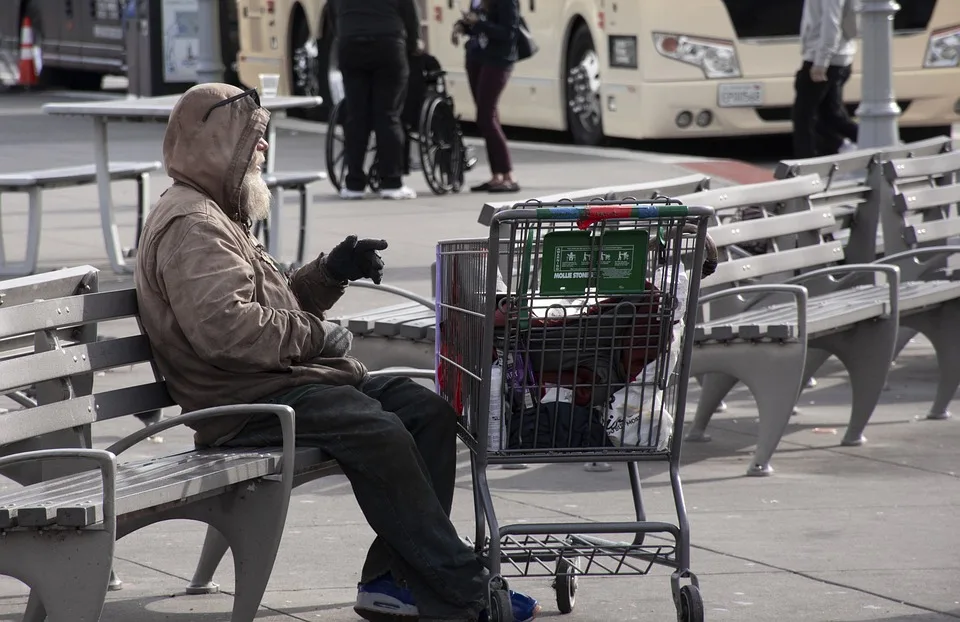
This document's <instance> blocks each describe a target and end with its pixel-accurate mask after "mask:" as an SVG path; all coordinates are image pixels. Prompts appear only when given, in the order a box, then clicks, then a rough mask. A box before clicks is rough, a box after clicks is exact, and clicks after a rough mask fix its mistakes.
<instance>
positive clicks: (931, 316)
mask: <svg viewBox="0 0 960 622" xmlns="http://www.w3.org/2000/svg"><path fill="white" fill-rule="evenodd" d="M900 322H901V324H900V332H901V333H902V332H904V328H905V327H906V328H908V329H910V332H911V333H913V334H915V333H916V332H920V333H922V334H923V335H924V336H925V337H926V338H927V339H929V340H930V343H931V344H933V349H934V351H935V352H936V355H937V368H938V369H939V370H940V382H939V383H938V384H937V393H936V395H935V397H934V399H933V404H932V405H931V406H930V411H929V412H928V413H927V419H935V420H939V419H949V418H950V412H949V410H947V409H948V407H949V406H950V402H951V401H953V396H954V395H955V394H956V392H957V387H958V386H960V340H958V339H957V326H960V300H953V301H950V302H948V303H945V304H942V305H940V306H939V307H937V308H935V309H931V310H929V311H926V312H923V313H918V314H916V315H910V316H907V317H905V318H903V319H902V320H900ZM898 337H899V336H898ZM898 341H899V339H898ZM898 345H899V343H898Z"/></svg>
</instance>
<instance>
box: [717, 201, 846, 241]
mask: <svg viewBox="0 0 960 622" xmlns="http://www.w3.org/2000/svg"><path fill="white" fill-rule="evenodd" d="M835 224H836V220H835V219H834V216H833V211H832V210H831V209H830V208H821V209H815V210H810V211H806V212H797V213H794V214H784V215H782V216H771V217H769V218H757V219H756V220H741V221H738V222H733V223H730V224H726V225H719V226H715V227H710V237H711V238H712V239H713V242H714V243H715V244H716V245H717V246H719V247H723V246H728V245H730V244H741V243H743V242H752V241H755V240H769V239H770V238H775V237H779V236H782V235H790V234H791V233H804V232H806V231H814V230H820V229H825V228H827V227H830V226H833V225H835Z"/></svg>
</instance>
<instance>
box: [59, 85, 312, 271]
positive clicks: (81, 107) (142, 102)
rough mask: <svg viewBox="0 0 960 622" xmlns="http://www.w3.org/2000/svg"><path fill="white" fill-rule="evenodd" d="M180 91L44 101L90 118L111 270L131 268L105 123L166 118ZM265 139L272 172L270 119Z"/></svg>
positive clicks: (271, 103)
mask: <svg viewBox="0 0 960 622" xmlns="http://www.w3.org/2000/svg"><path fill="white" fill-rule="evenodd" d="M180 97H181V96H180V95H164V96H161V97H141V98H136V99H134V98H131V99H118V100H112V101H96V102H65V103H52V104H44V105H43V108H42V110H43V112H44V113H46V114H51V115H58V116H75V117H88V118H90V119H92V120H93V146H94V158H95V164H96V167H97V192H98V194H99V196H100V221H101V225H102V227H103V238H104V243H105V245H106V249H107V258H108V259H109V260H110V265H111V267H112V268H113V270H114V272H117V273H118V274H122V273H130V272H132V271H133V268H132V267H131V266H129V265H128V264H127V262H126V261H125V260H124V257H123V250H122V247H121V245H120V236H119V233H118V230H117V224H116V221H115V220H114V214H113V195H112V193H111V190H110V174H109V169H108V162H110V157H109V147H108V141H107V123H109V122H110V121H164V122H165V121H167V119H169V118H170V113H171V112H172V111H173V107H174V105H176V103H177V102H178V101H179V100H180ZM322 102H323V100H322V99H321V98H320V97H262V98H261V99H260V105H261V106H263V107H264V108H266V109H267V110H269V111H270V112H271V113H274V112H283V111H286V110H289V109H290V108H312V107H314V106H319V105H320V104H321V103H322ZM267 142H269V143H270V149H268V150H267V156H266V163H265V164H266V171H265V172H266V173H268V174H269V173H273V172H274V165H275V163H276V153H277V130H276V127H275V124H274V123H272V122H271V123H270V124H269V125H268V126H267ZM280 206H281V197H280V191H279V189H278V190H275V191H274V193H273V201H272V205H271V208H270V221H271V224H272V226H271V227H270V246H269V248H268V249H267V250H268V252H269V253H270V254H271V255H273V256H274V257H277V258H279V257H280V253H279V251H280Z"/></svg>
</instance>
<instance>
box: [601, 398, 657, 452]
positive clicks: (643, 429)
mask: <svg viewBox="0 0 960 622" xmlns="http://www.w3.org/2000/svg"><path fill="white" fill-rule="evenodd" d="M661 399H662V393H661V392H660V391H655V390H654V388H653V387H652V386H649V385H648V386H646V387H643V386H641V385H639V384H633V385H629V386H627V387H624V388H623V389H620V390H619V391H617V392H616V393H614V394H613V403H611V405H610V408H609V409H608V410H607V419H606V429H607V436H609V437H610V440H611V441H612V442H613V444H614V445H617V446H620V444H621V442H622V443H623V445H624V446H626V447H649V448H653V447H656V449H657V451H663V450H665V449H666V448H667V446H668V445H669V444H670V439H671V438H672V437H673V416H672V415H671V414H670V413H669V412H668V411H667V409H666V408H663V409H662V410H661V407H660V401H661ZM621 435H622V436H621ZM651 437H652V440H651Z"/></svg>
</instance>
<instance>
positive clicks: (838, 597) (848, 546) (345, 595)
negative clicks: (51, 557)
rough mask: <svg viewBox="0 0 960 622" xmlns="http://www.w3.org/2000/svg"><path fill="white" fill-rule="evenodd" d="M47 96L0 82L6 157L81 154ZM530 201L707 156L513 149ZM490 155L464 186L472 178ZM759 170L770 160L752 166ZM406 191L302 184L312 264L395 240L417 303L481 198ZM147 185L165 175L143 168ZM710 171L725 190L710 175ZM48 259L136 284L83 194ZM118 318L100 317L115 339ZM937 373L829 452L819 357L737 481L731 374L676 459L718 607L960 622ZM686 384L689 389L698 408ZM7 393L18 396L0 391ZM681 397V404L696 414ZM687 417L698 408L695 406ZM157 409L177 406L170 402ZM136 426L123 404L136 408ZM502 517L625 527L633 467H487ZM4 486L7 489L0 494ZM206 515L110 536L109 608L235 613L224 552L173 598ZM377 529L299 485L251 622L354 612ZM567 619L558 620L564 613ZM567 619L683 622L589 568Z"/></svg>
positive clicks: (176, 446)
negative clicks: (414, 195)
mask: <svg viewBox="0 0 960 622" xmlns="http://www.w3.org/2000/svg"><path fill="white" fill-rule="evenodd" d="M54 99H55V98H53V97H51V96H42V95H36V94H29V95H16V96H14V95H10V94H7V95H0V144H2V149H0V171H3V172H13V171H18V170H26V169H30V168H44V167H50V166H69V165H76V164H84V163H91V162H92V161H93V148H92V144H91V134H92V128H91V127H90V122H89V121H86V120H82V119H63V118H51V117H47V116H45V115H42V114H41V113H40V112H39V104H40V103H41V102H43V101H54ZM284 127H286V128H294V129H283V130H281V133H280V137H279V141H278V142H279V144H278V145H276V147H277V148H278V164H277V168H278V170H308V169H318V168H323V136H322V135H321V134H317V133H315V132H312V131H304V130H305V128H304V127H303V126H302V125H301V124H298V123H295V122H294V123H287V124H284ZM162 133H163V125H161V124H116V125H111V126H110V137H111V157H112V158H113V159H136V160H142V159H147V160H150V159H157V160H159V159H161V154H160V140H161V137H162ZM513 154H514V157H515V162H516V164H515V168H516V170H517V173H518V175H517V176H518V179H519V180H520V183H521V184H522V185H523V187H524V191H523V193H522V194H521V195H519V196H521V197H523V198H526V197H529V196H538V195H546V194H554V193H557V192H562V191H563V190H566V189H575V188H584V187H592V186H603V185H614V184H625V183H636V182H642V181H653V180H656V179H663V178H668V177H673V176H678V175H683V174H688V173H690V172H691V170H705V169H708V168H710V167H713V169H714V170H717V171H721V172H722V171H725V170H736V169H735V168H731V167H726V168H724V167H723V166H720V165H719V164H717V163H711V162H703V161H702V160H701V159H699V158H694V157H690V158H685V157H683V156H670V157H660V156H657V155H656V154H649V153H638V152H634V153H624V152H620V151H614V150H611V151H604V150H599V149H590V150H577V149H575V148H572V147H559V146H539V145H523V144H515V145H514V146H513ZM484 167H485V164H484V163H483V162H482V161H481V163H480V165H479V166H478V171H477V172H475V173H473V175H474V178H473V179H476V180H479V179H482V177H483V175H484V174H485V172H486V171H485V168H484ZM752 174H754V175H758V176H762V175H763V171H753V173H752ZM411 181H412V185H413V186H414V187H415V188H416V189H417V190H418V191H419V192H421V193H422V198H421V199H419V200H417V201H411V202H387V201H380V200H374V199H371V200H368V201H364V202H343V201H339V200H337V199H336V198H335V196H334V192H333V189H332V187H331V186H329V185H328V184H326V183H320V184H317V185H315V186H314V187H313V189H312V190H311V194H312V195H313V197H314V203H313V206H312V208H311V211H310V216H309V230H310V237H309V239H308V253H307V254H308V256H314V255H315V254H316V253H318V252H320V251H326V250H329V248H331V247H332V246H333V245H334V244H335V243H337V242H339V241H340V240H341V239H343V237H344V236H346V235H348V234H351V233H357V234H360V235H364V236H373V237H384V238H386V239H387V240H388V241H389V242H390V248H389V249H388V250H387V251H385V252H384V253H383V254H384V258H385V260H386V262H387V269H386V272H385V277H384V283H389V284H392V285H397V286H399V287H403V288H406V289H409V290H412V291H415V292H417V293H420V294H425V295H429V293H430V278H429V272H428V269H429V266H430V263H431V262H432V261H433V260H434V255H435V247H434V243H435V241H436V240H438V239H442V238H459V237H479V236H482V235H484V229H483V228H482V227H481V226H480V225H478V224H477V214H478V211H479V208H480V205H481V203H482V201H483V200H484V199H485V198H487V197H486V195H471V194H470V193H467V192H465V193H462V194H459V195H452V196H441V197H437V196H434V195H432V194H430V193H429V190H427V188H426V185H425V183H424V182H423V179H422V176H420V174H419V173H414V174H413V175H412V176H411ZM152 182H153V183H152V190H151V192H152V196H153V198H154V199H156V198H157V197H158V196H159V194H160V193H161V192H162V191H163V190H164V188H165V187H166V186H167V184H168V183H169V180H168V179H167V177H166V176H165V175H163V174H159V175H156V176H154V177H153V180H152ZM720 183H723V182H720ZM135 197H136V193H135V188H134V187H133V184H132V183H131V184H116V185H115V186H114V198H115V201H116V204H117V206H118V221H119V223H118V224H119V229H120V235H121V238H122V239H123V240H124V241H125V244H127V245H129V244H130V243H131V242H132V238H133V225H134V222H135V216H134V205H135ZM44 201H45V203H44V212H43V236H42V240H41V247H40V263H41V267H42V268H44V269H49V268H56V267H60V266H68V265H78V264H83V263H89V264H92V265H95V266H98V267H100V268H101V269H103V273H102V275H101V276H102V279H101V282H102V287H104V288H114V287H128V286H130V285H131V283H132V280H131V278H130V277H129V276H117V275H114V274H113V273H112V272H110V269H109V267H108V264H107V261H106V254H105V251H104V245H103V237H102V233H101V230H100V224H99V217H98V211H97V203H96V191H95V188H94V187H84V188H80V189H67V190H54V191H49V192H47V193H45V195H44ZM2 208H3V229H2V231H3V235H4V236H5V237H4V241H5V245H6V250H7V253H8V256H10V255H13V254H15V253H18V252H20V251H21V250H22V248H23V239H22V238H23V234H24V232H25V231H26V219H25V213H26V201H25V198H23V197H19V196H16V195H4V196H3V204H2ZM281 227H282V231H281V232H282V234H283V246H284V253H286V254H287V255H288V256H287V257H284V259H290V257H289V254H290V253H291V252H292V248H293V243H294V240H295V228H296V207H295V206H294V205H292V204H290V205H287V206H286V211H285V212H284V220H283V222H282V223H281ZM392 302H395V301H394V300H391V299H390V298H389V297H387V296H385V295H383V294H378V293H375V292H371V291H369V290H359V289H354V290H350V291H348V293H347V294H346V296H345V297H344V298H343V300H342V301H341V303H340V305H339V306H338V307H337V309H336V310H338V311H339V310H342V311H343V312H344V313H349V312H355V311H359V310H362V309H364V308H368V307H371V306H377V305H383V304H391V303H392ZM131 330H133V326H132V324H131V323H128V322H120V323H117V325H116V326H109V327H105V328H104V332H105V333H107V334H113V335H121V334H126V333H127V332H129V331H131ZM936 378H937V368H936V362H935V359H934V357H933V352H932V349H931V347H930V346H929V344H928V343H927V342H926V341H925V340H923V339H921V338H918V339H916V340H915V341H914V342H912V343H911V344H910V345H909V346H908V347H907V349H906V350H905V351H904V353H903V354H902V355H901V357H900V358H899V360H898V362H897V364H896V366H895V367H894V368H893V369H892V371H891V374H890V378H889V382H888V386H887V390H886V392H885V395H884V398H883V400H882V401H881V404H880V406H879V407H878V409H877V410H876V412H875V414H874V416H873V418H872V419H871V422H870V424H869V426H868V427H867V431H866V436H867V438H868V443H867V444H866V445H864V446H863V447H859V448H841V447H839V440H840V438H841V436H842V433H843V429H844V425H845V422H846V419H847V417H848V416H849V402H850V390H849V384H848V382H847V381H846V374H845V372H844V370H843V369H842V367H841V366H840V365H839V363H838V362H837V361H836V359H831V360H830V361H829V362H828V363H827V365H826V366H825V367H824V369H823V370H822V371H821V373H820V374H819V375H818V380H819V383H818V385H817V386H816V387H814V388H812V389H807V390H806V391H804V393H803V395H802V396H801V399H800V403H799V408H800V412H799V413H798V414H797V415H796V416H794V417H793V419H792V420H791V423H790V426H789V429H788V431H787V433H786V434H785V435H784V440H783V442H782V443H781V444H780V448H779V450H778V452H777V453H776V454H775V455H774V458H773V466H774V468H775V469H776V472H775V473H774V475H773V476H771V477H767V478H747V477H745V476H744V473H745V471H746V468H747V465H748V463H749V460H750V458H751V455H752V452H753V448H754V445H755V443H756V437H757V412H756V407H755V405H754V403H753V401H752V399H751V397H750V395H749V393H747V392H746V391H745V390H743V389H742V388H740V389H738V390H737V391H736V392H735V393H733V394H731V396H730V399H729V400H728V406H729V409H728V410H727V411H726V412H725V413H722V414H718V415H716V416H715V418H714V421H713V423H712V424H711V427H710V431H711V434H712V436H713V441H712V442H710V443H688V444H685V445H684V448H683V460H682V468H681V473H682V476H683V479H684V484H685V486H684V495H685V497H686V502H687V506H688V510H689V513H690V521H691V532H692V540H693V543H694V549H693V553H692V556H693V559H692V569H693V570H694V571H695V572H696V573H697V574H698V575H699V577H700V581H701V590H702V592H703V595H704V600H705V603H706V611H707V619H708V620H710V621H714V620H716V621H720V620H736V621H743V622H754V621H756V622H760V621H765V620H778V621H782V622H794V621H795V622H808V621H809V622H814V621H816V622H827V621H837V622H840V621H843V622H846V621H851V622H852V621H871V622H940V621H947V620H957V619H960V517H958V514H960V422H958V421H956V420H947V421H927V420H925V419H923V415H924V414H925V412H926V410H925V409H926V407H927V405H928V404H929V401H930V400H931V399H932V396H933V391H934V387H935V384H936ZM148 379H149V370H148V369H147V368H146V367H145V366H135V367H133V368H130V369H128V370H122V371H115V372H111V373H107V374H105V375H101V376H99V377H98V378H97V382H98V383H105V384H106V385H108V386H110V387H114V386H117V387H119V386H124V385H128V384H136V383H139V382H146V381H147V380H148ZM696 397H697V392H696V389H695V387H693V388H692V389H691V401H692V402H693V404H694V405H695V403H696ZM0 407H12V405H11V404H10V403H0ZM691 408H692V406H691ZM690 412H692V410H691V411H690ZM166 414H167V416H171V415H174V414H176V411H170V412H168V413H166ZM128 419H132V418H128ZM139 425H140V424H139V422H137V421H136V420H131V421H119V422H117V421H112V422H108V423H105V424H102V425H100V426H98V427H95V428H94V438H95V442H96V445H97V446H98V447H105V446H107V445H109V444H111V443H113V442H114V441H116V440H118V439H119V438H121V437H123V436H125V435H126V434H129V433H131V432H133V431H135V430H136V429H137V428H138V426H139ZM191 441H192V439H191V434H190V433H189V431H188V430H185V429H174V430H171V431H169V432H168V433H165V434H164V436H163V442H162V443H154V442H147V443H143V444H141V445H139V446H137V447H135V448H134V449H132V450H130V452H128V454H127V455H126V456H125V457H126V459H130V460H140V459H146V458H149V457H150V456H159V455H164V454H169V453H171V452H175V451H177V450H186V449H189V448H190V447H191ZM641 472H642V474H643V485H644V488H645V491H646V499H645V500H646V503H647V508H648V515H649V517H650V518H651V519H652V520H665V521H675V516H674V515H673V514H672V500H671V495H670V486H669V479H668V476H667V474H666V472H665V468H664V467H663V466H659V465H645V466H644V465H642V466H641ZM458 477H459V480H458V481H459V488H458V492H457V498H456V501H455V504H454V518H455V521H456V524H457V526H458V528H459V529H460V530H461V532H462V533H463V534H464V535H472V533H473V509H472V502H471V494H470V471H469V462H468V456H467V454H466V453H465V451H464V452H462V453H461V461H460V465H459V470H458ZM491 479H492V488H493V490H494V496H495V501H496V503H497V512H498V515H499V517H500V519H501V521H503V522H507V523H510V522H518V521H529V522H545V521H568V522H580V521H595V520H605V521H613V520H630V518H631V516H630V514H631V511H632V502H631V498H630V493H629V484H628V479H627V474H626V469H625V468H615V469H614V471H612V472H609V473H588V472H585V471H584V470H583V468H582V465H580V464H569V465H534V466H531V468H529V469H527V470H523V471H508V470H500V469H497V470H493V471H491ZM10 486H11V484H9V483H8V482H7V481H6V480H2V481H0V489H2V488H4V487H6V488H9V487H10ZM203 534H204V526H203V525H200V524H199V523H190V522H169V523H162V524H159V525H154V526H152V527H149V528H147V529H144V530H141V531H139V532H136V533H134V534H132V535H130V536H128V537H127V538H124V539H123V540H121V541H120V542H119V543H118V545H117V558H118V562H117V565H116V570H117V572H118V574H119V576H120V578H121V579H122V580H123V581H124V586H123V589H122V590H120V591H117V592H111V593H110V595H109V601H108V603H107V606H106V608H105V610H104V614H103V618H102V619H103V621H104V622H128V621H132V620H137V621H138V622H161V621H163V622H176V621H183V622H214V621H221V620H228V619H229V611H230V608H231V606H232V596H231V594H232V591H233V584H234V581H233V569H232V558H231V557H230V555H229V554H228V555H227V557H226V558H225V559H224V562H223V563H222V565H221V567H220V569H219V571H218V573H217V575H216V579H217V581H218V582H219V583H220V584H221V586H222V591H221V593H220V594H216V595H210V596H186V595H185V594H184V586H185V584H186V582H187V581H188V580H189V578H190V576H191V575H192V572H193V570H194V567H195V564H196V561H197V559H198V556H199V552H200V544H201V542H202V539H203ZM372 539H373V532H372V531H371V530H370V528H369V527H368V526H367V525H366V522H365V521H364V519H363V516H362V515H361V513H360V511H359V508H358V507H357V504H356V502H355V501H354V499H353V495H352V493H351V489H350V485H349V483H348V482H347V480H346V479H345V478H344V477H342V476H334V477H329V478H326V479H322V480H319V481H316V482H313V483H311V484H308V485H306V486H303V487H301V488H298V489H297V490H295V491H294V495H293V498H292V499H291V507H290V513H289V515H288V519H287V528H286V531H285V533H284V537H283V541H282V543H281V547H280V553H279V556H278V558H277V562H276V565H275V568H274V571H273V575H272V578H271V581H270V584H269V586H268V589H267V593H266V596H265V598H264V600H263V604H262V608H261V613H260V616H259V617H258V618H257V619H258V620H260V621H264V622H267V621H269V622H287V621H290V620H304V621H306V620H323V621H324V622H350V621H355V620H359V618H357V616H356V615H355V614H354V613H353V611H352V605H353V601H354V598H355V596H356V582H357V579H358V575H359V571H360V565H361V563H362V560H363V556H364V553H365V551H366V547H367V546H368V545H369V543H370V542H371V540H372ZM512 587H514V588H515V589H520V590H523V591H527V592H529V593H530V594H531V595H533V596H535V597H537V598H538V599H539V600H540V601H541V603H542V604H543V606H544V612H543V614H542V617H543V619H553V618H556V617H557V616H559V615H560V614H559V613H558V612H557V607H556V603H555V601H554V595H553V591H552V589H551V587H550V581H549V580H547V579H516V580H514V581H513V583H512ZM25 603H26V589H25V587H24V586H23V585H22V584H20V583H18V582H16V581H15V580H12V579H9V578H5V577H0V622H13V621H17V622H19V620H20V614H21V612H22V611H23V608H24V606H25ZM558 619H559V618H558ZM563 619H564V620H569V622H619V621H621V620H622V621H632V620H638V621H651V622H666V621H669V620H674V619H676V614H675V613H674V607H673V603H672V602H671V598H670V589H669V571H668V570H667V569H654V570H653V571H652V573H651V575H650V576H646V577H626V578H612V579H611V578H595V579H594V578H585V579H582V580H581V582H580V592H579V593H578V598H577V606H576V609H575V610H574V612H573V613H572V614H569V615H567V616H564V617H563Z"/></svg>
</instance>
